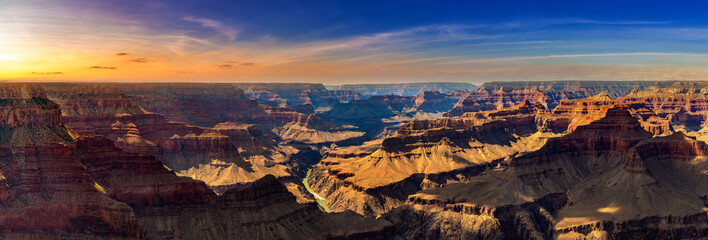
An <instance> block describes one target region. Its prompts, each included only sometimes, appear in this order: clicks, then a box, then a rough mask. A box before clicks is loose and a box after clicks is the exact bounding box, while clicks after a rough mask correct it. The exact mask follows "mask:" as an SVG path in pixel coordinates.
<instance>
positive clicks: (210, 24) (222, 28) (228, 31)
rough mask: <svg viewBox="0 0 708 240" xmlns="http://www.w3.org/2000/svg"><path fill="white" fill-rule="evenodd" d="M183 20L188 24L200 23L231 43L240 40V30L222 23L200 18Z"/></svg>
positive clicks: (191, 17)
mask: <svg viewBox="0 0 708 240" xmlns="http://www.w3.org/2000/svg"><path fill="white" fill-rule="evenodd" d="M182 19H183V20H185V21H187V22H193V23H199V24H201V25H202V26H203V27H207V28H210V29H212V30H214V31H216V32H218V33H219V34H221V35H223V36H226V37H228V38H229V39H230V40H231V41H234V40H236V38H238V33H239V31H238V30H236V29H235V28H232V27H229V26H226V25H224V24H223V23H222V22H220V21H217V20H213V19H208V18H198V17H194V16H187V17H184V18H182Z"/></svg>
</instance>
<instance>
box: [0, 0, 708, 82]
mask: <svg viewBox="0 0 708 240" xmlns="http://www.w3.org/2000/svg"><path fill="white" fill-rule="evenodd" d="M706 5H708V3H701V2H698V1H695V2H688V1H686V2H678V1H672V2H669V1H592V2H591V1H436V2H434V1H185V0H177V1H166V0H156V1H136V0H127V1H87V0H73V1H69V0H58V1H57V0H55V1H48V0H27V1H10V0H0V77H1V78H7V79H11V80H12V79H21V80H26V79H46V80H54V79H56V80H97V81H102V80H106V81H117V80H126V81H131V80H134V81H147V80H162V81H194V80H200V81H219V82H224V81H226V82H234V81H271V82H287V81H301V82H303V81H304V82H325V83H330V84H336V83H340V82H382V81H384V82H417V81H466V82H477V83H479V82H484V81H489V80H557V79H607V80H637V79H638V80H665V79H706V78H707V77H708V75H707V73H708V72H707V71H706V70H704V68H703V66H705V64H706V63H708V61H707V60H706V56H708V44H706V43H708V28H707V27H708V19H706V17H705V16H704V15H705V13H704V11H705V9H708V8H707V7H708V6H706ZM3 45H4V46H5V47H4V48H3V47H2V46H3ZM23 49H24V50H26V51H22V50H23ZM120 52H124V53H127V55H121V56H124V57H122V58H117V57H116V53H120ZM136 59H143V60H144V61H135V60H136ZM138 63H140V64H138ZM2 66H5V67H2ZM87 66H100V67H101V68H91V67H87ZM38 73H47V74H38ZM49 73H60V74H49Z"/></svg>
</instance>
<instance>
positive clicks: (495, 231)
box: [384, 107, 708, 239]
mask: <svg viewBox="0 0 708 240" xmlns="http://www.w3.org/2000/svg"><path fill="white" fill-rule="evenodd" d="M651 136H652V134H651V133H649V132H647V131H645V130H644V128H643V127H642V126H641V124H640V122H639V121H638V120H637V118H636V117H634V116H632V114H631V113H630V111H629V109H628V108H626V107H614V108H611V109H609V110H608V111H607V112H606V114H605V116H604V117H603V118H601V119H599V120H596V121H593V122H591V123H590V124H588V125H583V126H578V127H577V128H576V129H575V131H573V132H571V133H569V134H567V135H565V136H562V137H559V138H552V139H549V140H548V142H547V143H546V145H544V146H543V147H541V148H540V149H538V150H536V151H533V152H529V153H525V154H520V155H519V156H516V157H513V158H512V159H511V160H510V161H509V166H508V167H502V168H498V169H491V170H488V171H486V172H484V173H482V174H480V175H478V176H474V177H471V178H469V180H468V181H467V182H464V183H453V184H448V185H446V186H444V187H441V188H435V189H428V190H422V191H420V192H418V193H416V194H414V195H411V196H410V197H409V198H408V200H407V202H406V203H405V205H404V206H403V207H400V208H398V209H396V210H393V211H391V212H390V213H389V214H387V215H386V216H384V218H386V219H391V220H392V219H410V218H413V219H419V220H418V221H420V223H418V224H417V226H413V225H410V224H406V223H405V221H403V222H402V223H403V224H405V225H397V226H399V228H398V231H400V233H401V234H402V235H404V236H409V237H410V236H413V237H425V236H426V235H423V234H427V236H431V235H432V236H436V235H438V236H439V235H442V236H447V237H450V238H459V237H461V236H466V235H465V234H474V236H478V235H482V236H488V237H492V238H499V239H501V238H506V239H514V238H524V239H550V238H562V239H565V238H573V239H575V238H610V239H634V238H637V237H639V238H645V239H646V238H649V239H651V238H703V237H706V234H708V231H706V229H708V218H707V216H708V215H707V213H706V208H705V204H706V203H705V201H704V200H703V199H704V197H703V196H705V195H706V191H707V189H708V185H707V184H708V181H706V180H707V179H706V176H705V174H702V173H701V172H704V171H705V169H704V168H706V166H708V165H706V164H705V162H706V161H705V160H706V156H705V154H704V153H705V151H706V149H708V148H707V147H708V146H707V145H706V144H705V143H703V142H701V141H697V140H695V139H691V138H689V137H686V136H685V135H684V134H682V133H675V134H672V135H670V136H666V137H654V138H652V137H651ZM460 219H470V222H471V223H472V224H467V225H459V226H460V229H458V230H456V231H450V230H449V229H450V228H449V226H455V225H449V224H455V223H457V224H460ZM394 223H398V222H396V220H394ZM435 224H442V225H443V226H444V227H438V228H433V229H431V227H432V226H435ZM419 226H424V227H428V229H430V230H432V231H433V232H432V233H431V232H421V231H420V227H419ZM438 226H439V225H438Z"/></svg>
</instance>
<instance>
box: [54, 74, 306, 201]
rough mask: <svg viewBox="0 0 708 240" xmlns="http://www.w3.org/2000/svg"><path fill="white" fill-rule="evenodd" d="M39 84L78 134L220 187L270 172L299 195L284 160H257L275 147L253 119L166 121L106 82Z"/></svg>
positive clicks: (239, 182) (242, 182)
mask: <svg viewBox="0 0 708 240" xmlns="http://www.w3.org/2000/svg"><path fill="white" fill-rule="evenodd" d="M43 86H45V88H46V89H47V91H48V95H49V98H50V99H52V100H54V101H56V102H57V103H59V104H60V106H61V108H62V110H63V117H64V121H65V122H66V124H67V126H68V127H70V128H71V129H72V130H74V131H75V132H76V133H78V134H80V135H93V134H97V135H102V136H106V137H107V138H109V139H111V140H113V141H115V142H116V145H117V146H118V147H119V148H121V149H122V150H123V151H125V152H130V153H143V154H153V155H157V156H158V157H159V159H160V160H161V161H162V163H164V164H165V165H166V166H167V167H169V168H170V169H172V170H175V171H178V172H180V174H181V175H185V176H190V177H192V178H195V179H198V180H202V181H205V182H207V183H208V184H209V185H210V186H212V187H213V188H214V189H216V190H217V191H218V192H220V193H221V192H223V191H224V190H226V189H228V187H232V186H235V185H236V184H244V183H248V182H252V181H255V180H256V179H259V178H261V177H263V176H265V175H267V174H272V175H275V176H276V177H277V178H278V179H281V180H282V181H283V182H284V183H286V184H288V186H289V187H291V188H292V189H293V190H294V191H295V192H296V193H297V195H298V196H301V195H302V194H301V193H298V192H299V190H297V186H295V185H294V182H297V181H293V180H294V179H295V178H294V177H293V176H292V174H291V170H290V167H289V166H287V164H286V163H281V164H276V163H274V162H273V161H264V160H262V158H263V155H264V154H267V152H269V151H270V152H277V151H275V150H273V149H272V148H266V147H264V146H263V145H262V144H261V142H260V141H259V140H258V139H256V137H254V136H253V135H252V134H260V133H259V132H258V130H257V129H256V128H255V127H254V126H253V125H248V124H240V123H237V124H236V125H241V126H243V125H247V127H246V128H245V129H241V131H239V130H237V129H234V128H229V129H228V130H227V129H226V127H225V126H227V125H228V126H234V124H233V123H232V124H228V123H226V124H221V125H219V124H217V126H219V127H218V128H216V129H210V128H204V127H194V126H189V125H186V124H184V123H179V122H171V121H168V120H167V119H165V117H163V116H162V115H160V114H157V113H152V112H148V111H146V110H144V109H143V108H142V107H140V106H139V104H138V102H137V101H136V99H135V98H134V97H132V96H129V95H127V94H125V93H123V92H122V91H121V90H120V89H118V88H116V87H114V86H111V85H103V84H102V85H96V84H43ZM240 149H241V150H243V152H244V153H245V154H246V155H245V156H246V159H245V160H244V159H243V158H242V156H241V154H239V150H240ZM270 155H276V156H277V154H270ZM277 157H278V156H277ZM253 160H256V161H253ZM258 160H260V161H258ZM269 160H272V159H269ZM294 165H295V166H297V165H298V164H294ZM291 166H292V165H291Z"/></svg>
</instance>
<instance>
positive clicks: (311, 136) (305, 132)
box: [273, 114, 365, 145]
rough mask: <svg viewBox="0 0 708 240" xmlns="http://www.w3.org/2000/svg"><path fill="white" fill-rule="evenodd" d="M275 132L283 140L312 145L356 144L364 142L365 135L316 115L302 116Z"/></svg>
mask: <svg viewBox="0 0 708 240" xmlns="http://www.w3.org/2000/svg"><path fill="white" fill-rule="evenodd" d="M273 132H274V133H275V134H276V135H277V136H278V137H280V138H281V139H283V140H286V141H296V142H300V143H305V144H311V145H313V144H314V145H328V144H332V143H334V144H340V145H341V144H343V143H345V144H349V145H351V144H356V143H360V142H362V140H363V136H364V134H365V133H364V132H357V131H351V130H348V129H345V128H340V127H337V126H335V125H334V124H331V123H326V122H324V121H322V119H320V118H319V117H317V116H316V115H315V114H310V115H308V116H301V117H300V118H299V119H298V121H296V122H291V123H287V124H285V126H283V127H280V128H276V129H274V130H273Z"/></svg>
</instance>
